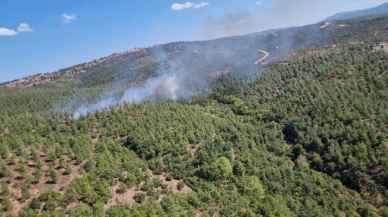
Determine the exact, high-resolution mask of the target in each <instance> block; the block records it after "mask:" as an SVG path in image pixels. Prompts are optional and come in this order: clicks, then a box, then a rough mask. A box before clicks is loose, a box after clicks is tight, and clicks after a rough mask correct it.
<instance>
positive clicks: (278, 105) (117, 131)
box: [0, 15, 388, 217]
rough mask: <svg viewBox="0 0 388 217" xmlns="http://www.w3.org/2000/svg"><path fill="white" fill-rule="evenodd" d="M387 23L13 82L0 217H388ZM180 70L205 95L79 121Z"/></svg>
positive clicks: (200, 47)
mask: <svg viewBox="0 0 388 217" xmlns="http://www.w3.org/2000/svg"><path fill="white" fill-rule="evenodd" d="M387 22H388V16H386V15H376V16H375V15H374V16H368V17H362V18H355V19H350V20H341V21H333V22H330V23H319V24H314V25H310V26H305V27H297V28H291V29H286V30H282V31H279V32H277V33H275V34H272V33H271V34H269V35H260V36H239V37H230V38H223V39H218V40H213V41H206V42H177V43H171V44H167V45H158V46H154V47H150V48H142V49H137V50H136V51H133V52H126V53H122V54H114V55H112V56H110V57H107V58H102V59H100V60H98V61H95V62H92V63H85V64H81V65H78V66H74V67H71V68H68V69H64V70H60V71H58V72H56V73H53V74H46V75H38V76H37V77H30V78H29V80H28V78H27V79H23V80H20V81H14V82H9V83H5V84H3V87H2V88H0V113H1V115H0V156H1V158H0V180H1V183H2V184H1V188H0V189H1V195H0V198H1V208H0V209H1V215H3V216H112V217H113V216H115V217H116V216H123V217H124V216H295V217H297V216H298V217H299V216H322V217H326V216H338V217H340V216H342V217H349V216H361V217H372V216H388V186H387V184H386V183H387V181H388V158H387V154H388V152H387V148H388V146H387V145H388V144H387V142H388V141H387V138H386V137H387V136H388V103H387V102H388V53H387V52H386V51H385V48H384V46H380V45H379V44H380V43H381V42H383V41H384V39H386V38H387V34H388V29H387V27H386V26H387V25H386V24H387ZM377 45H379V46H377ZM258 49H260V50H263V51H265V52H268V53H269V55H268V57H267V58H266V59H265V60H263V61H262V62H259V64H255V62H256V61H257V60H259V59H262V58H264V56H265V53H263V52H258V51H257V50H258ZM177 60H179V61H181V62H182V65H178V66H177V65H175V64H174V63H176V62H177ZM205 60H211V61H205ZM262 63H263V64H262ZM173 69H174V70H176V69H178V70H182V71H186V73H188V74H192V75H194V76H196V77H204V81H206V83H207V84H208V86H206V87H202V86H201V87H198V86H196V85H197V83H194V82H193V81H190V79H187V85H188V86H190V85H191V87H192V88H193V89H195V88H196V90H197V91H196V94H194V95H192V97H191V98H190V99H179V100H177V101H172V100H170V101H163V100H158V99H155V100H150V99H144V100H142V101H140V102H137V103H136V102H134V103H132V102H124V103H122V104H118V105H111V106H110V107H108V108H105V109H98V110H97V111H96V112H95V113H91V112H89V113H88V114H87V115H83V116H81V117H80V118H78V119H74V118H72V117H71V115H72V114H71V111H72V108H77V107H79V106H81V105H90V104H93V103H96V102H98V101H99V100H100V99H101V98H105V97H113V98H119V97H120V96H122V95H123V94H124V93H125V89H127V88H128V87H133V86H144V85H146V84H144V82H146V81H147V79H149V78H153V77H157V76H159V73H160V72H161V71H163V72H164V73H168V72H169V70H173ZM226 69H227V70H226ZM225 70H226V71H225ZM108 75H109V76H108ZM35 78H39V79H40V80H39V81H37V79H36V80H34V79H35ZM29 82H31V83H29ZM190 82H191V83H190ZM32 83H33V84H32Z"/></svg>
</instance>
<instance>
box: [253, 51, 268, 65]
mask: <svg viewBox="0 0 388 217" xmlns="http://www.w3.org/2000/svg"><path fill="white" fill-rule="evenodd" d="M257 51H260V52H262V53H263V54H264V57H263V58H261V59H259V60H257V61H256V62H255V64H256V65H257V64H259V63H260V62H262V61H263V60H265V59H267V57H268V56H269V53H268V52H267V51H264V50H257Z"/></svg>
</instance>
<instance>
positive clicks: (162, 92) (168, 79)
mask: <svg viewBox="0 0 388 217" xmlns="http://www.w3.org/2000/svg"><path fill="white" fill-rule="evenodd" d="M179 91H181V87H180V86H179V81H178V77H177V76H176V74H175V73H168V74H164V75H161V76H159V77H156V78H150V79H148V80H147V84H146V86H144V87H134V88H129V89H127V90H125V91H124V94H123V95H122V96H121V97H120V98H116V97H109V98H102V99H100V100H99V102H97V103H95V104H93V105H90V106H81V107H79V108H78V109H77V110H76V111H75V113H74V118H76V119H78V118H79V117H81V115H86V114H87V113H88V112H92V113H94V112H96V111H97V110H102V109H104V108H106V109H107V108H109V106H112V105H118V104H121V103H123V102H140V101H142V100H143V99H148V100H172V101H175V100H177V99H178V97H179V94H178V92H179Z"/></svg>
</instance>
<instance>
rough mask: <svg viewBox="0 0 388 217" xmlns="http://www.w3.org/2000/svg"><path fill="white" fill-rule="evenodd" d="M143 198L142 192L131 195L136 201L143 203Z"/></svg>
mask: <svg viewBox="0 0 388 217" xmlns="http://www.w3.org/2000/svg"><path fill="white" fill-rule="evenodd" d="M145 198H146V195H145V194H144V193H137V194H135V196H133V199H135V201H136V203H143V202H144V201H145Z"/></svg>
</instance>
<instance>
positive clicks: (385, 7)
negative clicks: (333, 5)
mask: <svg viewBox="0 0 388 217" xmlns="http://www.w3.org/2000/svg"><path fill="white" fill-rule="evenodd" d="M386 13H388V3H385V4H382V5H380V6H378V7H375V8H368V9H364V10H357V11H349V12H343V13H338V14H334V15H333V16H330V17H328V18H326V19H324V20H323V21H333V20H345V19H350V18H354V17H361V16H369V15H375V14H386Z"/></svg>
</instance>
